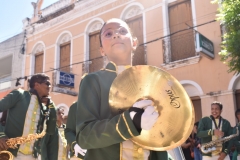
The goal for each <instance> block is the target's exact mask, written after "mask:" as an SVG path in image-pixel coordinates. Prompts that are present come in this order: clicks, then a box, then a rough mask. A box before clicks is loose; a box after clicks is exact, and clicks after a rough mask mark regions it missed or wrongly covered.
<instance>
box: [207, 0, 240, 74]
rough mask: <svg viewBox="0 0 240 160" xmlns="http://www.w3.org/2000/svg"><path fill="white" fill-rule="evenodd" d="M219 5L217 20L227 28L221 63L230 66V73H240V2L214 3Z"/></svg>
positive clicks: (222, 45)
mask: <svg viewBox="0 0 240 160" xmlns="http://www.w3.org/2000/svg"><path fill="white" fill-rule="evenodd" d="M212 2H213V3H218V4H219V6H220V7H219V14H217V17H218V18H217V19H218V20H219V21H221V23H222V25H224V26H225V27H226V33H225V34H224V36H223V39H224V40H223V41H222V44H221V48H222V49H221V51H220V52H219V55H220V56H221V61H223V62H224V63H226V64H227V65H228V66H229V72H235V73H237V74H239V73H240V0H222V2H219V1H218V0H214V1H212Z"/></svg>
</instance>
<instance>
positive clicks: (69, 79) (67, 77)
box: [56, 71, 75, 88]
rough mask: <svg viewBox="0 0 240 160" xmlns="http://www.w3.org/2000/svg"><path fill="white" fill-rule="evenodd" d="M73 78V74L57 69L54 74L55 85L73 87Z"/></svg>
mask: <svg viewBox="0 0 240 160" xmlns="http://www.w3.org/2000/svg"><path fill="white" fill-rule="evenodd" d="M74 79H75V76H74V74H71V73H66V72H62V71H57V75H56V84H57V85H62V86H66V87H71V88H73V87H74Z"/></svg>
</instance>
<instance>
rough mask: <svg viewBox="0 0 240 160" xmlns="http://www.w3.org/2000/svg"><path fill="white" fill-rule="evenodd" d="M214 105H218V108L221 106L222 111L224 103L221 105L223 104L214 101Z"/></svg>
mask: <svg viewBox="0 0 240 160" xmlns="http://www.w3.org/2000/svg"><path fill="white" fill-rule="evenodd" d="M213 104H216V105H218V106H219V108H220V110H222V108H223V105H222V103H221V102H218V101H214V102H212V104H211V106H212V105H213Z"/></svg>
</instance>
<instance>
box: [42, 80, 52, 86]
mask: <svg viewBox="0 0 240 160" xmlns="http://www.w3.org/2000/svg"><path fill="white" fill-rule="evenodd" d="M42 83H44V84H46V85H47V86H51V83H50V82H48V81H45V82H40V84H42Z"/></svg>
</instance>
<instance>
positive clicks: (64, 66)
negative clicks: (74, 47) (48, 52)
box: [59, 42, 71, 73]
mask: <svg viewBox="0 0 240 160" xmlns="http://www.w3.org/2000/svg"><path fill="white" fill-rule="evenodd" d="M70 46H71V43H70V42H66V43H63V44H61V45H60V65H59V67H60V69H59V70H60V71H63V72H67V73H69V72H70Z"/></svg>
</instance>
